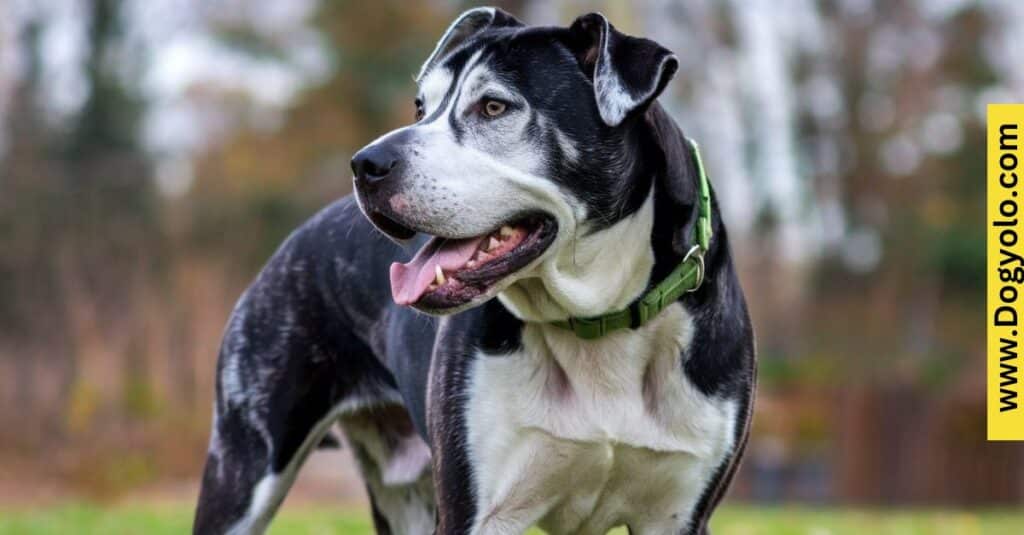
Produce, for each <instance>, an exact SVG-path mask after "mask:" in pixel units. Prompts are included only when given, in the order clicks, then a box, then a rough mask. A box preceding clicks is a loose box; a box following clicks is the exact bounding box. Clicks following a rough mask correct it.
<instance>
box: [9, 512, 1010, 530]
mask: <svg viewBox="0 0 1024 535" xmlns="http://www.w3.org/2000/svg"><path fill="white" fill-rule="evenodd" d="M191 520H192V511H191V509H190V508H188V507H186V506H176V507H170V506H156V505H154V506H142V507H115V508H112V509H102V508H98V507H95V506H90V505H67V506H62V507H55V508H49V509H34V510H25V511H2V510H0V535H15V534H17V535H34V534H50V533H76V534H83V535H91V534H97V535H99V534H102V535H136V534H146V535H161V534H165V533H166V534H172V533H173V534H180V533H187V532H188V531H189V528H190V525H191ZM712 531H713V533H714V534H715V535H847V534H850V535H853V534H857V535H861V534H878V535H918V534H920V535H975V534H992V535H1014V534H1024V510H1019V511H1009V510H1005V511H999V510H994V511H954V510H912V511H911V510H869V509H808V508H799V507H750V506H741V507H737V506H732V507H724V508H722V509H721V510H720V511H719V513H718V514H717V515H716V517H715V520H714V522H713V523H712ZM270 533H271V534H272V535H321V534H322V535H328V534H332V535H333V534H339V535H363V534H366V535H369V534H371V533H373V530H372V527H371V523H370V520H369V518H368V517H367V516H366V513H365V512H361V511H360V512H353V511H350V510H344V509H332V508H327V507H293V508H286V509H285V510H284V511H283V512H282V513H281V514H280V515H279V516H278V518H277V519H276V520H275V521H274V524H273V525H272V526H271V529H270ZM539 533H540V532H533V533H531V535H539ZM620 533H624V531H616V532H615V534H616V535H619V534H620Z"/></svg>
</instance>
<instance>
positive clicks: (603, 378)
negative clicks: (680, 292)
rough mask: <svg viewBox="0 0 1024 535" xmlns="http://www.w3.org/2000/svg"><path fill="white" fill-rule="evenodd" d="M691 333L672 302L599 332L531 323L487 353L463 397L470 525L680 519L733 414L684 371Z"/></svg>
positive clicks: (493, 528) (645, 524)
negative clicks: (504, 349)
mask: <svg viewBox="0 0 1024 535" xmlns="http://www.w3.org/2000/svg"><path fill="white" fill-rule="evenodd" d="M693 335H694V333H693V323H692V320H691V318H690V317H689V316H688V315H687V314H686V312H685V311H684V309H683V308H682V306H680V305H674V306H671V307H669V308H668V309H666V310H664V311H663V312H662V313H661V314H660V315H658V317H657V318H655V319H654V320H653V321H651V322H650V323H649V324H647V325H645V326H644V327H643V328H641V329H638V330H636V331H633V330H625V331H617V332H614V333H611V334H609V335H607V336H605V337H603V338H601V339H598V340H592V341H587V340H581V339H578V338H576V336H575V335H574V334H572V333H571V332H568V331H564V330H562V329H559V328H557V327H553V326H549V325H540V324H527V326H526V327H525V329H524V332H523V349H522V350H521V351H519V352H517V353H514V354H511V355H501V356H490V357H489V356H487V355H479V358H478V360H476V361H475V363H474V365H473V368H472V370H471V377H472V380H471V386H470V390H469V401H468V403H467V422H468V441H469V451H470V456H471V460H472V464H473V466H474V477H475V479H476V488H477V489H478V509H477V510H478V516H477V519H476V522H475V526H474V530H473V533H522V532H523V531H524V530H525V529H526V528H528V527H529V526H531V525H534V524H538V523H539V525H541V526H542V527H544V528H545V529H546V530H547V531H548V532H549V533H552V534H561V533H605V532H606V531H607V530H608V529H610V528H612V527H614V526H616V525H620V524H627V525H629V526H630V527H631V528H632V530H633V532H634V533H675V532H678V531H679V530H681V529H683V528H684V527H685V526H686V523H687V522H688V521H689V518H690V516H691V515H692V513H693V508H694V507H695V505H696V503H697V502H698V500H699V499H700V496H701V493H702V492H703V491H704V490H705V488H706V487H707V485H708V484H709V483H710V481H711V478H712V477H713V475H714V472H715V470H716V468H717V467H718V466H719V464H720V463H721V462H722V461H723V460H724V459H725V458H726V457H727V456H728V455H729V454H730V452H731V451H732V448H733V436H734V431H735V425H736V414H737V406H736V403H735V402H734V401H727V400H720V399H716V398H710V397H707V396H704V395H703V394H702V393H701V392H700V391H699V390H698V389H697V388H696V387H695V386H694V385H693V384H691V383H690V382H689V381H688V380H687V378H686V376H685V374H684V373H683V370H682V368H681V365H682V363H681V358H680V352H681V351H682V350H683V349H684V348H686V347H688V346H689V344H690V340H691V338H692V337H693Z"/></svg>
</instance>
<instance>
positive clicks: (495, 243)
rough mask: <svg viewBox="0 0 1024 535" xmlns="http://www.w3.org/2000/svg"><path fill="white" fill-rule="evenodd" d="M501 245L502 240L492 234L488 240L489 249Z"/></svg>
mask: <svg viewBox="0 0 1024 535" xmlns="http://www.w3.org/2000/svg"><path fill="white" fill-rule="evenodd" d="M500 245H501V242H499V241H498V239H497V238H495V237H494V236H491V240H490V241H489V242H487V250H488V251H493V250H494V249H497V248H498V247H499V246H500Z"/></svg>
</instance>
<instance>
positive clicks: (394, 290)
mask: <svg viewBox="0 0 1024 535" xmlns="http://www.w3.org/2000/svg"><path fill="white" fill-rule="evenodd" d="M438 239H440V238H434V240H438ZM483 239H484V236H479V237H476V238H467V239H464V240H444V242H442V243H441V245H440V246H437V245H435V242H434V241H431V242H429V243H428V244H427V245H425V246H424V247H423V249H421V250H420V252H419V253H417V254H416V257H415V258H413V259H412V260H410V261H409V262H408V263H406V264H402V263H400V262H395V263H394V264H391V297H392V298H393V299H394V300H395V303H398V304H399V305H411V304H413V303H415V302H416V301H418V300H419V298H420V297H422V296H423V294H424V292H426V291H427V287H428V286H430V283H431V282H433V280H434V277H435V275H434V273H435V269H434V268H435V266H441V269H443V270H446V271H452V270H455V269H457V268H460V267H462V266H463V265H465V264H466V262H468V261H469V259H470V258H472V257H473V253H474V252H476V248H477V246H478V245H479V244H480V241H481V240H483Z"/></svg>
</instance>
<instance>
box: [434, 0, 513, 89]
mask: <svg viewBox="0 0 1024 535" xmlns="http://www.w3.org/2000/svg"><path fill="white" fill-rule="evenodd" d="M508 26H523V23H522V22H520V21H519V19H517V18H515V17H513V16H512V15H510V14H508V13H506V12H505V11H502V10H500V9H498V8H496V7H477V8H473V9H470V10H468V11H466V12H465V13H463V14H461V15H459V16H458V18H456V19H455V22H452V24H451V26H449V27H448V30H447V31H445V32H444V35H442V36H441V39H440V40H439V41H438V42H437V46H435V47H434V51H433V52H431V53H430V57H428V58H427V61H424V62H423V66H422V67H420V72H419V74H417V75H416V79H417V80H419V79H420V78H423V75H424V74H426V73H427V71H429V70H430V69H431V68H432V67H433V66H434V64H435V63H437V62H438V61H440V60H441V59H442V58H444V57H445V56H447V55H448V54H449V53H450V52H451V51H453V50H455V49H456V48H458V47H459V45H461V44H462V43H465V42H466V40H467V39H469V38H470V37H472V36H474V35H476V34H477V33H479V32H480V31H482V30H483V29H485V28H501V27H508Z"/></svg>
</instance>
